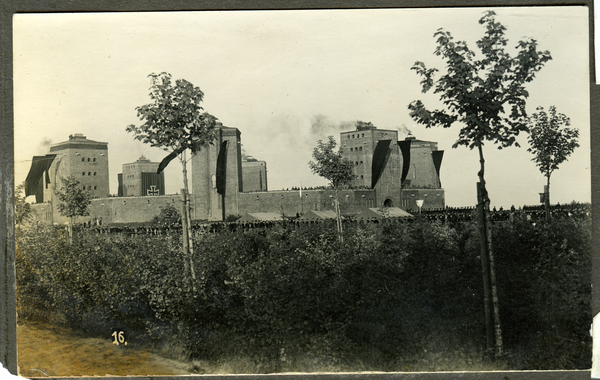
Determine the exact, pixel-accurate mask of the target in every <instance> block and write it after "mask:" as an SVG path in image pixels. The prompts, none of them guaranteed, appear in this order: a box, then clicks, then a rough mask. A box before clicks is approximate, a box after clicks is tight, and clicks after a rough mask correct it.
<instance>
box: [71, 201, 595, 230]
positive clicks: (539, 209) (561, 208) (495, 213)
mask: <svg viewBox="0 0 600 380" xmlns="http://www.w3.org/2000/svg"><path fill="white" fill-rule="evenodd" d="M550 212H551V216H552V217H553V218H580V217H583V216H589V215H590V213H591V205H590V204H589V203H573V204H566V205H560V204H557V205H553V206H551V208H550ZM415 216H417V217H419V218H424V219H427V220H429V221H432V222H440V223H457V222H467V221H476V220H477V207H446V208H440V209H428V210H422V211H421V214H420V215H416V214H415ZM491 217H492V220H493V221H494V222H512V221H514V220H515V219H517V218H520V219H525V220H528V221H531V222H532V223H535V222H537V221H540V220H544V219H545V217H546V211H545V209H544V206H543V205H536V206H523V207H519V208H515V207H514V206H512V207H511V208H510V209H508V210H505V209H503V208H502V207H500V208H499V209H496V208H493V209H492V210H491ZM412 220H414V218H385V219H384V220H383V221H380V220H377V219H368V220H360V221H359V220H357V219H356V218H355V217H353V216H344V223H382V222H385V223H406V222H411V221H412ZM329 222H332V220H326V219H324V220H301V219H299V218H297V217H290V218H285V219H284V220H282V221H252V222H237V221H230V222H204V223H202V222H200V223H197V222H196V223H193V226H192V229H193V231H194V233H199V234H204V233H217V232H220V231H225V230H230V231H245V230H249V229H254V228H270V227H273V226H276V225H281V224H294V225H297V226H300V225H306V224H321V223H329ZM75 229H76V230H77V229H89V230H94V231H97V232H99V233H125V234H128V235H138V234H151V235H162V234H167V233H170V232H176V231H178V230H180V229H181V224H179V223H162V224H160V223H154V224H151V225H148V224H144V225H103V224H102V220H101V219H96V220H94V221H93V222H87V223H84V224H81V225H78V226H75Z"/></svg>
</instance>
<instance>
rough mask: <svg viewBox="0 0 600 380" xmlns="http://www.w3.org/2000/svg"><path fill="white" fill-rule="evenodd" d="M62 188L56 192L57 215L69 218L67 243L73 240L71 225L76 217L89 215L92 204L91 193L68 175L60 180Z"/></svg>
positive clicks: (73, 177)
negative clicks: (57, 201)
mask: <svg viewBox="0 0 600 380" xmlns="http://www.w3.org/2000/svg"><path fill="white" fill-rule="evenodd" d="M61 182H62V187H61V189H60V191H57V192H56V196H57V197H58V200H59V203H58V205H57V209H58V213H59V214H60V215H62V216H66V217H67V218H69V225H68V227H67V228H68V230H69V241H72V240H73V224H74V223H75V220H76V218H77V217H78V216H86V215H89V214H90V211H89V206H90V204H91V203H92V193H91V192H89V191H88V190H86V189H85V186H83V187H82V186H81V183H80V182H79V181H78V180H76V179H75V176H73V175H70V176H68V177H67V178H61Z"/></svg>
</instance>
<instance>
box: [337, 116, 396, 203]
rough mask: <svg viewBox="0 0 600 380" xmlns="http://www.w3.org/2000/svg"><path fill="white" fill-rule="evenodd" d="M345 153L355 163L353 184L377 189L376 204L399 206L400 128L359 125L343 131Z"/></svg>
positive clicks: (341, 142)
mask: <svg viewBox="0 0 600 380" xmlns="http://www.w3.org/2000/svg"><path fill="white" fill-rule="evenodd" d="M340 140H341V141H340V151H341V153H342V156H343V157H344V158H346V159H348V160H350V161H351V162H352V163H353V164H354V174H355V175H356V179H355V180H354V181H353V182H352V187H354V188H364V189H376V191H377V202H378V204H377V207H382V206H384V205H387V206H396V207H397V206H399V205H400V191H401V176H402V156H401V155H400V149H399V147H398V131H395V130H387V129H377V128H376V127H374V126H358V127H357V129H356V130H355V131H350V132H342V133H341V134H340Z"/></svg>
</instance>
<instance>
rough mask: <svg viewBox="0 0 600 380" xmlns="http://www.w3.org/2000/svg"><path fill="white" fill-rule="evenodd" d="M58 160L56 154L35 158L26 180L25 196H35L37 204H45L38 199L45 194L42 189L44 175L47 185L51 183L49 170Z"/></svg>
mask: <svg viewBox="0 0 600 380" xmlns="http://www.w3.org/2000/svg"><path fill="white" fill-rule="evenodd" d="M54 158H56V154H47V155H45V156H34V157H33V159H32V161H31V168H30V169H29V173H28V174H27V178H26V179H25V196H30V195H35V196H36V202H38V203H39V202H43V199H38V197H39V196H40V194H43V193H44V189H43V188H41V186H40V185H41V184H42V183H43V181H41V178H42V175H44V173H45V174H46V183H50V174H49V173H48V169H50V166H51V165H52V162H53V161H54Z"/></svg>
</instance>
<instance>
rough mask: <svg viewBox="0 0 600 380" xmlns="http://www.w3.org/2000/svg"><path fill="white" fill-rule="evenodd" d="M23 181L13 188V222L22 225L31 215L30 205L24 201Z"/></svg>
mask: <svg viewBox="0 0 600 380" xmlns="http://www.w3.org/2000/svg"><path fill="white" fill-rule="evenodd" d="M24 191H25V183H22V184H20V185H19V186H17V188H16V190H15V224H17V225H22V224H23V223H25V222H27V221H28V220H29V219H31V217H32V214H31V212H32V209H31V205H30V204H29V203H27V202H26V201H25V198H26V197H25V195H24Z"/></svg>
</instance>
